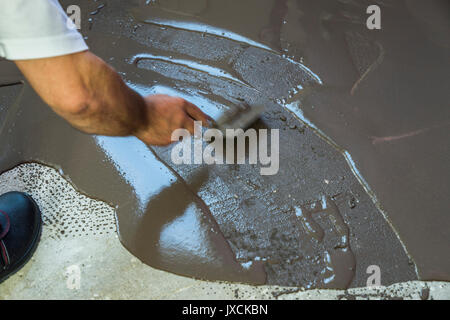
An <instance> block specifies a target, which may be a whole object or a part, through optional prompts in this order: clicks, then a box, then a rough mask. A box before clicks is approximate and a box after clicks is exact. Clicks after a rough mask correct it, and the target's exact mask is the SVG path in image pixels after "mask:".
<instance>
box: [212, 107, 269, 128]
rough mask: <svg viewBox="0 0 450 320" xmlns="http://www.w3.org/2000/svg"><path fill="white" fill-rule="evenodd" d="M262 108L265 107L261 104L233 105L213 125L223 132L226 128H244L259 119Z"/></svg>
mask: <svg viewBox="0 0 450 320" xmlns="http://www.w3.org/2000/svg"><path fill="white" fill-rule="evenodd" d="M264 110H265V107H263V106H261V105H256V106H249V105H239V106H233V107H231V108H230V109H229V110H227V111H226V112H225V113H224V114H222V115H221V116H220V117H219V119H217V120H216V121H215V125H214V127H215V128H217V129H219V130H221V131H222V132H223V133H225V131H226V129H243V130H245V129H247V128H248V127H250V126H251V125H252V124H253V123H254V122H255V121H256V120H258V119H259V117H260V116H261V114H262V113H263V112H264Z"/></svg>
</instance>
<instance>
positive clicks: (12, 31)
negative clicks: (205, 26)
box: [0, 0, 88, 60]
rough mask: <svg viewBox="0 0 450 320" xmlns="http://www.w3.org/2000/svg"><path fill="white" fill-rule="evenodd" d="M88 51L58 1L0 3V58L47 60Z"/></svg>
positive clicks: (23, 0)
mask: <svg viewBox="0 0 450 320" xmlns="http://www.w3.org/2000/svg"><path fill="white" fill-rule="evenodd" d="M87 49H88V47H87V45H86V43H85V42H84V40H83V37H82V36H81V34H80V33H78V31H77V30H76V28H75V27H74V25H73V23H72V22H71V20H70V19H69V18H68V17H67V15H66V13H65V11H64V9H63V8H62V7H61V5H60V4H59V2H58V1H57V0H0V57H3V58H6V59H9V60H23V59H38V58H49V57H55V56H61V55H66V54H70V53H75V52H81V51H85V50H87Z"/></svg>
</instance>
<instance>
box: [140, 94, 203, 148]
mask: <svg viewBox="0 0 450 320" xmlns="http://www.w3.org/2000/svg"><path fill="white" fill-rule="evenodd" d="M144 100H145V103H146V106H147V124H146V126H145V127H143V128H142V129H141V130H139V131H138V132H136V134H135V135H136V136H137V137H138V138H139V139H141V140H142V141H144V142H145V143H147V144H151V145H158V146H164V145H168V144H170V143H172V141H171V135H172V132H173V131H174V130H176V129H178V128H184V129H187V130H188V131H189V132H190V133H191V134H194V121H201V122H202V125H203V126H208V125H209V122H210V121H211V119H210V118H209V117H208V116H207V115H206V114H204V113H203V112H202V111H201V110H200V109H199V108H198V107H196V106H195V105H193V104H192V103H190V102H188V101H186V100H184V99H182V98H178V97H170V96H167V95H159V94H157V95H151V96H147V97H146V98H145V99H144Z"/></svg>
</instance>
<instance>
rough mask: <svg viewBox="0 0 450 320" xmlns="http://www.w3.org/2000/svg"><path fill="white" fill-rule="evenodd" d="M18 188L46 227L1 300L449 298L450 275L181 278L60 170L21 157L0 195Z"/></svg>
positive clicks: (3, 179)
mask: <svg viewBox="0 0 450 320" xmlns="http://www.w3.org/2000/svg"><path fill="white" fill-rule="evenodd" d="M13 190H14V191H23V192H27V193H29V194H31V195H32V196H33V198H34V199H35V200H36V201H37V203H38V204H39V206H40V208H41V210H42V213H43V220H44V228H43V234H42V238H41V242H40V244H39V246H38V248H37V250H36V253H35V254H34V256H33V258H32V259H31V261H30V262H29V263H28V264H27V265H26V266H25V267H24V268H23V269H21V270H20V271H19V272H18V273H16V274H14V275H13V276H12V277H10V278H9V279H8V280H6V281H5V282H3V283H2V284H0V299H450V283H446V282H421V281H410V282H404V283H397V284H393V285H390V286H388V287H377V288H354V289H349V290H346V291H343V290H304V289H303V288H291V287H276V286H249V285H242V284H232V283H224V282H207V281H200V280H195V279H191V278H186V277H181V276H177V275H174V274H171V273H168V272H164V271H160V270H156V269H154V268H151V267H149V266H147V265H145V264H143V263H141V262H140V261H139V260H138V259H136V258H135V257H134V256H132V255H131V254H130V253H129V252H128V251H127V250H126V249H125V248H123V247H122V245H121V244H120V242H119V240H118V238H117V234H116V232H115V219H114V208H113V207H111V206H109V205H108V204H106V203H104V202H102V201H99V200H94V199H91V198H89V197H87V196H86V195H83V194H81V193H80V192H78V191H77V190H76V189H75V188H74V187H73V186H72V184H71V183H70V182H69V181H67V180H66V179H65V178H64V177H63V176H62V175H61V172H58V170H56V169H54V168H50V167H47V166H44V165H41V164H37V163H25V164H21V165H19V166H17V167H16V168H14V169H12V170H9V171H7V172H4V173H3V174H2V175H0V194H2V193H5V192H8V191H13ZM78 274H79V283H78V282H77V281H74V275H78ZM78 284H79V285H78Z"/></svg>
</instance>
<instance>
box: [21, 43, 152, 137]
mask: <svg viewBox="0 0 450 320" xmlns="http://www.w3.org/2000/svg"><path fill="white" fill-rule="evenodd" d="M16 64H17V65H18V67H19V68H20V69H21V71H22V72H23V73H24V75H25V76H26V77H27V79H28V80H29V82H30V83H31V85H32V86H33V88H34V89H35V90H36V92H37V93H38V94H39V95H40V96H41V98H42V99H43V100H44V101H45V102H47V103H48V104H49V105H50V106H51V107H52V108H53V110H54V111H55V112H56V113H58V114H59V115H60V116H62V117H63V118H64V119H66V120H67V121H69V122H70V123H71V124H72V125H73V126H74V127H76V128H78V129H80V130H82V131H84V132H86V133H92V134H101V135H114V136H127V135H133V134H135V133H136V132H138V131H140V130H142V129H143V128H145V127H146V124H147V123H146V122H147V119H148V117H147V116H146V112H147V108H146V104H145V101H144V98H143V97H141V96H140V95H139V94H138V93H136V92H135V91H133V90H132V89H131V88H129V87H128V86H127V85H126V84H125V83H124V82H123V80H122V79H121V78H120V76H119V75H118V74H117V73H116V72H115V71H114V70H113V69H112V68H111V67H110V66H108V65H107V64H106V63H104V62H103V61H102V60H101V59H99V58H98V57H96V56H95V55H93V54H92V53H90V52H82V53H77V54H72V55H66V56H61V57H54V58H46V59H37V60H22V61H16Z"/></svg>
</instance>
